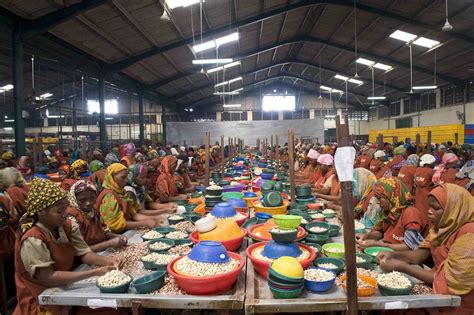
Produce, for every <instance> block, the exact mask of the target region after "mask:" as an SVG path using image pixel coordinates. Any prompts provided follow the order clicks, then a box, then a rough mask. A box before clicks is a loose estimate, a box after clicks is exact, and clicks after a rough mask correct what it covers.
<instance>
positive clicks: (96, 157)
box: [92, 148, 105, 162]
mask: <svg viewBox="0 0 474 315" xmlns="http://www.w3.org/2000/svg"><path fill="white" fill-rule="evenodd" d="M92 158H93V159H94V160H98V161H101V162H104V159H105V158H104V154H103V153H102V150H101V149H99V148H95V149H94V151H93V152H92Z"/></svg>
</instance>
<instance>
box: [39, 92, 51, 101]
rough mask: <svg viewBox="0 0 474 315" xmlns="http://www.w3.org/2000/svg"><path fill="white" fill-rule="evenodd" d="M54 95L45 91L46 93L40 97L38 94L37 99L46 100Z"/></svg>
mask: <svg viewBox="0 0 474 315" xmlns="http://www.w3.org/2000/svg"><path fill="white" fill-rule="evenodd" d="M51 96H53V94H51V93H44V94H41V95H40V96H39V97H38V96H37V97H36V100H45V99H47V98H49V97H51Z"/></svg>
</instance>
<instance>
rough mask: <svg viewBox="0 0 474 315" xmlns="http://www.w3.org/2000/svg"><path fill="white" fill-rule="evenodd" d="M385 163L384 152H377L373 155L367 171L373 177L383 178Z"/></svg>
mask: <svg viewBox="0 0 474 315" xmlns="http://www.w3.org/2000/svg"><path fill="white" fill-rule="evenodd" d="M384 163H385V152H384V151H383V150H377V151H375V153H374V158H373V159H372V161H371V162H370V166H369V171H371V172H372V173H373V174H374V175H375V177H377V179H378V178H380V177H382V176H383V172H384V171H383V170H382V169H383V167H384Z"/></svg>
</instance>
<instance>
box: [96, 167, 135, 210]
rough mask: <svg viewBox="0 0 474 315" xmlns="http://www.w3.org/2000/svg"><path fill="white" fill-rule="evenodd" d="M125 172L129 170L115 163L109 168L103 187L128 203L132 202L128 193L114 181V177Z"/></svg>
mask: <svg viewBox="0 0 474 315" xmlns="http://www.w3.org/2000/svg"><path fill="white" fill-rule="evenodd" d="M124 170H127V167H126V166H125V165H123V164H121V163H114V164H112V165H110V166H109V167H107V173H106V174H105V180H104V183H103V184H102V187H103V188H105V189H111V190H113V191H114V192H115V193H116V194H117V195H119V197H120V198H122V199H124V200H126V201H127V202H131V200H130V198H129V196H128V194H127V192H126V191H125V190H124V189H123V188H122V187H120V186H119V185H118V184H117V183H116V182H115V180H114V175H115V174H117V173H118V172H121V171H124Z"/></svg>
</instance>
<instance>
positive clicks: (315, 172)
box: [296, 149, 321, 183]
mask: <svg viewBox="0 0 474 315" xmlns="http://www.w3.org/2000/svg"><path fill="white" fill-rule="evenodd" d="M320 156H321V154H319V152H318V151H316V150H314V149H310V150H309V152H308V154H307V155H306V159H305V160H306V166H305V168H304V170H303V172H301V173H300V174H298V175H297V176H296V181H297V182H298V183H315V182H316V181H317V180H318V178H319V177H320V176H321V170H320V168H319V167H318V158H319V157H320Z"/></svg>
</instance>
